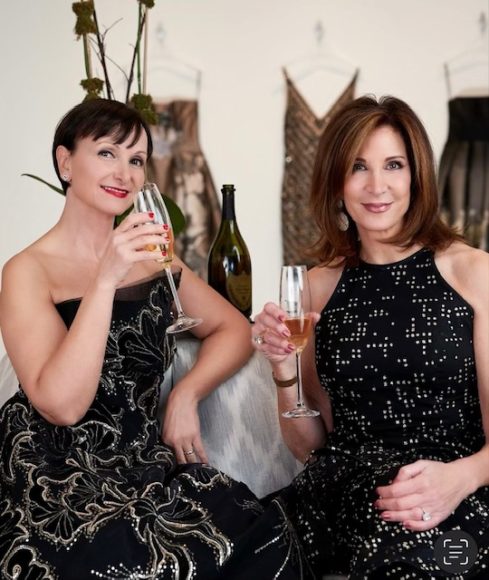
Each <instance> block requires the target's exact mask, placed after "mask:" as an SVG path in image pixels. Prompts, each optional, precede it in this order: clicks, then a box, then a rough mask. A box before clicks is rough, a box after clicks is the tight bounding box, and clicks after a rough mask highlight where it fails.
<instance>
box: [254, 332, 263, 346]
mask: <svg viewBox="0 0 489 580" xmlns="http://www.w3.org/2000/svg"><path fill="white" fill-rule="evenodd" d="M253 340H254V342H255V344H257V345H261V344H263V343H264V342H265V338H264V337H263V334H257V335H256V336H254V337H253Z"/></svg>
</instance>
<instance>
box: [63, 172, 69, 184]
mask: <svg viewBox="0 0 489 580" xmlns="http://www.w3.org/2000/svg"><path fill="white" fill-rule="evenodd" d="M61 179H62V180H63V181H66V183H70V176H69V175H66V174H63V175H62V176H61Z"/></svg>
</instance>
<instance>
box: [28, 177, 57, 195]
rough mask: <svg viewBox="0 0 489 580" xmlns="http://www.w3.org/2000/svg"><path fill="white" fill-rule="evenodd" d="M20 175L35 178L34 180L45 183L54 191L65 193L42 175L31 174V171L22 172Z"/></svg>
mask: <svg viewBox="0 0 489 580" xmlns="http://www.w3.org/2000/svg"><path fill="white" fill-rule="evenodd" d="M21 175H22V177H31V178H32V179H35V180H36V181H40V182H41V183H44V185H47V186H48V187H50V188H51V189H53V190H54V191H57V192H58V193H61V195H65V192H64V191H63V190H62V189H61V187H56V186H55V185H53V184H52V183H49V181H46V180H45V179H43V178H42V177H38V176H37V175H32V173H22V174H21Z"/></svg>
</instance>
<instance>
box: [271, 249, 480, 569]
mask: <svg viewBox="0 0 489 580" xmlns="http://www.w3.org/2000/svg"><path fill="white" fill-rule="evenodd" d="M472 332H473V311H472V308H471V307H470V305H469V304H467V302H466V301H465V300H463V299H462V298H461V297H460V295H458V294H457V293H456V292H455V291H454V290H453V289H452V288H451V287H450V286H449V285H448V284H447V283H446V282H445V280H444V279H443V278H442V276H441V275H440V273H439V271H438V269H437V267H436V265H435V262H434V259H433V256H432V253H431V252H429V251H428V250H420V251H419V252H416V253H415V254H413V255H411V256H410V257H408V258H407V259H405V260H402V261H400V262H397V263H395V264H389V265H370V264H366V263H360V265H359V266H358V267H354V268H350V269H346V270H345V271H344V272H343V274H342V276H341V279H340V281H339V283H338V285H337V288H336V290H335V292H334V294H333V296H332V298H331V299H330V301H329V303H328V304H327V305H326V307H325V308H324V310H323V312H322V316H321V320H320V321H319V323H318V325H317V327H316V366H317V371H318V375H319V378H320V381H321V384H322V386H323V387H324V388H325V389H326V390H327V391H328V393H329V396H330V398H331V402H332V408H333V413H334V432H333V433H332V434H331V436H330V437H329V440H328V442H327V444H326V446H325V447H324V448H323V449H320V450H318V451H317V452H316V453H315V454H314V455H313V456H312V459H311V461H310V464H309V465H308V467H307V468H306V469H305V471H304V472H303V473H302V474H300V475H299V476H298V477H297V478H296V480H295V481H294V483H293V485H292V486H291V488H290V489H288V490H286V492H285V493H284V495H283V498H282V499H283V501H284V502H285V505H286V506H287V508H288V512H289V514H290V515H291V517H292V518H293V520H294V521H295V523H296V525H297V527H298V531H299V536H300V537H301V538H303V542H304V549H305V551H306V553H307V554H308V556H309V558H310V561H311V563H312V565H313V566H314V567H315V569H316V571H321V573H322V574H324V573H327V572H330V573H331V572H341V573H349V574H350V576H349V578H350V580H360V579H362V580H363V579H366V578H369V577H370V576H369V573H370V572H372V571H374V570H375V571H376V572H375V573H376V574H380V575H375V576H373V577H375V578H389V577H391V578H395V579H396V580H398V579H399V578H405V579H408V578H411V579H413V580H420V579H424V578H447V577H450V576H449V575H447V573H446V572H443V571H441V570H440V568H439V567H438V565H437V563H436V562H435V559H434V555H433V547H434V543H435V541H436V540H437V538H438V537H439V536H440V535H441V534H442V533H443V532H446V531H448V530H451V529H458V528H461V529H462V530H464V531H466V532H468V533H469V534H471V535H472V536H473V538H474V539H475V540H476V542H477V544H478V547H479V555H478V559H477V562H476V564H475V565H474V567H473V568H472V569H471V570H470V573H468V574H464V576H463V578H472V577H474V576H473V574H474V575H475V574H476V573H479V574H481V573H482V574H484V569H486V570H487V568H485V567H486V566H487V565H488V564H489V556H488V553H489V548H488V535H489V534H488V532H489V529H488V527H489V518H488V515H489V492H488V488H481V489H479V490H478V491H477V492H476V493H475V494H472V495H470V496H469V497H468V498H467V499H466V500H465V501H463V502H462V503H461V504H460V506H459V507H458V508H457V509H456V511H455V512H454V513H453V515H451V516H450V517H449V518H448V519H446V520H445V521H444V522H442V523H441V524H440V525H439V526H438V527H436V528H434V529H433V530H430V531H427V532H423V533H415V532H410V531H407V530H406V529H404V528H403V527H402V526H401V525H399V524H397V523H392V522H391V523H388V522H384V521H383V520H382V519H381V518H380V516H379V513H378V512H377V510H375V508H374V506H373V502H374V500H375V499H377V495H376V493H375V488H376V487H377V486H378V485H386V484H388V482H389V481H390V480H392V479H393V477H395V475H396V473H397V471H398V469H399V467H401V466H402V465H405V464H408V463H412V462H414V461H416V460H417V459H421V458H423V459H432V460H438V461H444V462H446V461H452V460H454V459H457V458H459V457H464V456H467V455H470V454H472V453H474V452H475V451H477V450H479V449H480V448H481V447H482V445H483V444H484V436H483V431H482V424H481V413H480V407H479V400H478V394H477V382H476V375H475V365H474V352H473V341H472ZM381 571H382V572H381ZM401 571H402V573H401ZM382 574H384V575H382ZM318 577H321V576H320V574H319V573H318ZM482 577H484V576H481V578H482ZM452 578H460V579H461V578H462V576H453V577H452Z"/></svg>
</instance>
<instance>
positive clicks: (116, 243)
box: [97, 214, 169, 288]
mask: <svg viewBox="0 0 489 580" xmlns="http://www.w3.org/2000/svg"><path fill="white" fill-rule="evenodd" d="M150 221H151V220H150V217H149V215H148V214H131V215H129V216H128V217H127V218H126V219H125V220H124V221H123V222H121V224H120V225H119V226H118V227H117V228H115V229H114V230H113V232H112V235H111V237H110V239H109V241H108V243H107V246H106V248H105V251H104V253H103V255H102V257H101V259H100V262H99V266H98V274H97V278H98V281H99V283H101V284H102V285H104V286H107V287H110V288H117V287H118V286H119V285H120V284H121V283H123V282H124V280H125V278H126V276H127V275H128V273H129V271H130V270H131V268H132V267H133V266H134V264H136V263H137V262H144V261H150V260H154V252H152V251H149V250H148V249H147V248H148V247H149V246H151V245H153V246H155V247H156V245H161V244H165V243H167V241H168V239H169V237H168V233H167V232H165V231H164V230H163V229H162V227H161V226H160V225H159V224H152V223H149V224H148V222H150ZM142 224H148V225H147V226H145V227H144V229H143V228H140V227H135V226H140V225H142Z"/></svg>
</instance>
